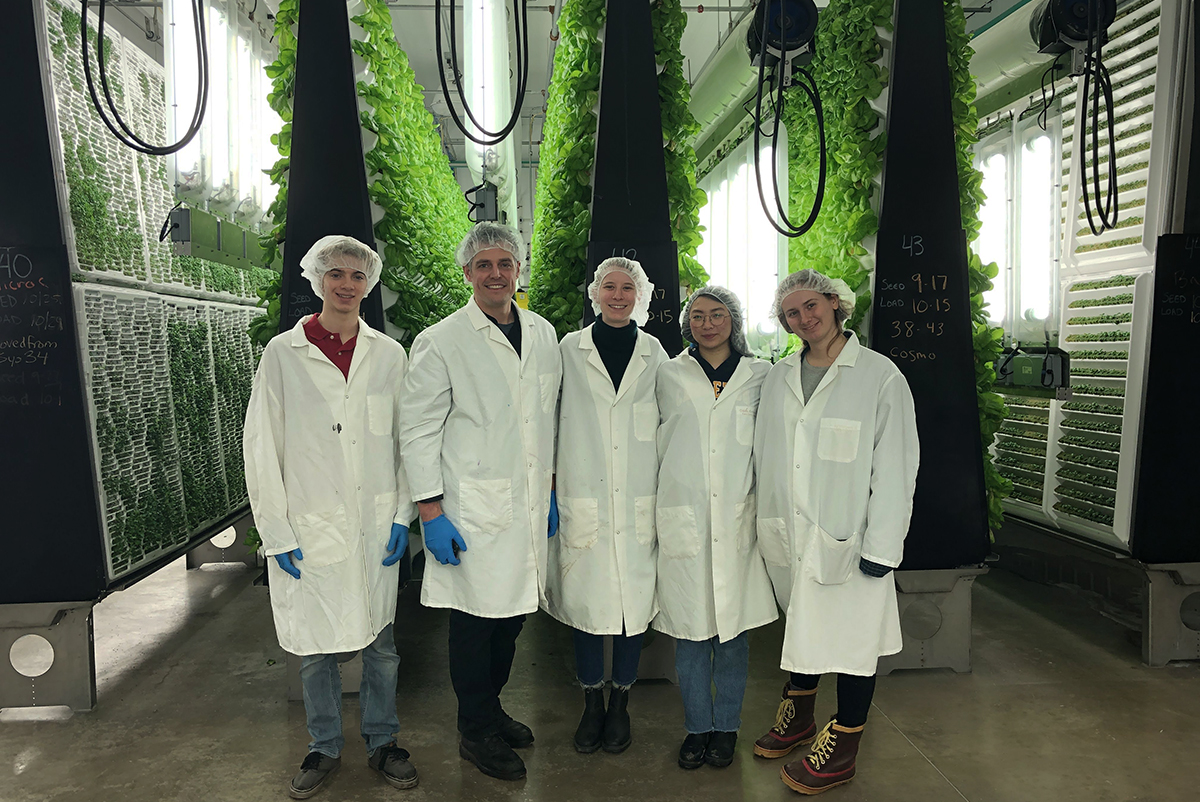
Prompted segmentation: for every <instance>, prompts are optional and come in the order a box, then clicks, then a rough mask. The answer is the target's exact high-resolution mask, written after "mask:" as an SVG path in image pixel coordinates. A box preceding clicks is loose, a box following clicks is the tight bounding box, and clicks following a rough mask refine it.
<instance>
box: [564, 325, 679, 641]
mask: <svg viewBox="0 0 1200 802" xmlns="http://www.w3.org/2000/svg"><path fill="white" fill-rule="evenodd" d="M629 325H633V324H632V323H630V324H629ZM560 347H561V350H562V360H563V386H562V401H561V403H560V408H559V416H558V476H557V479H556V482H557V489H558V493H557V497H558V512H559V525H558V537H556V538H554V539H553V540H552V541H551V542H550V565H549V577H550V581H549V583H548V584H547V586H546V610H547V612H549V613H550V615H552V616H554V617H555V618H557V619H558V620H559V621H562V622H563V623H565V624H569V625H570V626H572V627H575V628H576V629H579V630H582V631H584V632H589V633H591V634H593V635H620V634H622V631H624V633H625V634H626V635H638V634H640V633H642V632H645V631H646V627H647V626H648V625H649V624H650V620H651V619H652V618H654V614H655V612H656V610H655V607H654V575H655V562H656V560H655V554H656V551H657V548H658V546H657V543H656V542H655V535H654V488H655V486H656V485H657V483H658V447H657V445H656V442H655V436H656V432H657V430H658V402H657V401H656V399H655V396H654V377H655V373H656V372H657V370H658V367H659V365H661V364H663V363H664V362H666V361H667V353H666V351H664V350H663V347H662V345H660V344H659V342H658V340H656V339H655V338H654V337H653V336H651V335H649V334H647V333H646V332H644V331H641V330H640V329H639V330H638V333H637V343H636V345H635V346H634V350H633V356H631V357H630V359H629V365H628V366H627V367H626V368H625V374H624V375H623V376H622V377H621V387H620V389H619V390H616V391H614V390H613V384H612V379H611V378H609V375H608V370H607V369H606V368H605V367H604V361H603V360H602V359H601V358H600V352H599V351H598V350H597V349H596V344H595V341H594V340H593V339H592V326H588V327H587V328H585V329H583V330H582V331H577V332H576V331H573V332H571V333H570V334H568V335H567V336H566V337H563V340H562V343H561V346H560Z"/></svg>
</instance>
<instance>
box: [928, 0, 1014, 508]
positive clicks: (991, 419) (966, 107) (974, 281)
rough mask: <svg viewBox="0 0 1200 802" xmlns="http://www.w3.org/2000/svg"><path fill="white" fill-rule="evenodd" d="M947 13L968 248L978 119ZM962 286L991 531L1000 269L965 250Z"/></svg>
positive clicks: (959, 20)
mask: <svg viewBox="0 0 1200 802" xmlns="http://www.w3.org/2000/svg"><path fill="white" fill-rule="evenodd" d="M943 6H944V8H945V13H946V46H947V47H946V49H947V51H948V55H949V58H950V92H951V100H950V102H951V113H952V114H953V117H954V142H955V149H956V151H957V161H958V187H959V203H960V204H961V213H962V224H963V229H964V230H965V231H966V233H967V243H968V245H970V243H972V242H974V241H975V240H976V239H977V238H978V237H979V228H980V222H979V207H980V206H981V205H982V204H983V201H984V194H983V173H981V172H980V171H979V170H976V169H975V163H974V150H973V146H974V145H975V144H976V143H977V142H978V141H979V140H978V138H977V137H976V135H975V132H976V131H977V130H979V114H978V113H977V112H976V110H975V78H974V77H973V76H972V75H971V70H970V66H971V56H972V55H973V54H974V52H975V51H974V50H973V49H972V47H971V40H970V37H969V36H968V35H967V32H966V20H965V18H964V16H963V10H962V3H961V2H960V0H944V2H943ZM967 255H968V261H967V281H968V285H969V287H970V292H971V321H972V323H973V324H974V327H975V330H974V335H973V336H974V340H973V344H974V348H975V389H976V392H977V394H978V396H979V436H980V441H981V442H980V446H981V448H982V449H983V478H984V484H985V487H986V489H987V505H988V524H989V526H990V527H991V528H992V530H993V531H994V530H996V529H998V528H999V527H1000V524H1001V523H1003V522H1004V509H1003V507H1002V506H1001V504H1000V502H1001V501H1003V499H1004V498H1005V497H1006V496H1008V494H1009V493H1011V492H1012V489H1013V485H1012V482H1011V481H1010V480H1009V479H1006V478H1005V477H1003V476H1001V475H1000V473H999V472H998V471H997V470H996V466H995V464H994V463H993V461H992V451H991V448H992V443H993V442H994V441H995V439H996V432H997V431H999V429H1000V425H1001V424H1002V423H1003V422H1004V416H1005V415H1006V414H1007V413H1008V410H1007V409H1006V407H1005V406H1004V399H1003V398H1001V397H1000V395H999V394H997V393H996V392H995V391H994V389H993V388H994V387H995V385H996V370H995V364H996V360H997V359H999V358H1000V351H1001V349H1002V348H1003V337H1004V331H1003V330H1002V329H1000V328H998V327H995V326H992V325H990V324H989V323H988V319H987V314H986V313H985V312H984V308H985V306H986V304H985V302H984V300H983V296H984V293H985V292H987V291H988V290H990V289H991V288H992V280H993V279H994V278H996V275H997V273H998V272H999V267H998V266H997V265H996V263H995V262H991V263H989V264H986V265H985V264H983V262H982V261H981V260H980V258H979V256H978V254H976V253H975V251H974V250H973V249H971V248H969V247H968V249H967Z"/></svg>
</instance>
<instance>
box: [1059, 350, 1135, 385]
mask: <svg viewBox="0 0 1200 802" xmlns="http://www.w3.org/2000/svg"><path fill="white" fill-rule="evenodd" d="M1075 353H1077V354H1078V353H1079V352H1078V351H1076V352H1075ZM1128 373H1129V371H1128V370H1126V369H1125V368H1089V367H1075V366H1074V365H1072V366H1071V375H1072V376H1105V377H1111V378H1114V379H1118V378H1120V379H1123V378H1125V376H1127V375H1128ZM1073 386H1076V387H1078V386H1082V385H1073ZM1080 392H1082V391H1080Z"/></svg>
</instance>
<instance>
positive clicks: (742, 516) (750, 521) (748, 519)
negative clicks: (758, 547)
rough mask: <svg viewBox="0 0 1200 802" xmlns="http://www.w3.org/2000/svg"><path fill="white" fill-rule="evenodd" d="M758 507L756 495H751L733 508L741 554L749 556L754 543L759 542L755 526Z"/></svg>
mask: <svg viewBox="0 0 1200 802" xmlns="http://www.w3.org/2000/svg"><path fill="white" fill-rule="evenodd" d="M756 507H757V505H756V504H755V503H754V494H753V493H751V494H750V495H749V496H747V497H746V500H745V501H743V502H742V503H741V504H737V505H735V506H734V508H733V525H734V526H735V527H737V546H738V553H740V554H749V553H750V550H751V549H753V548H754V542H755V541H756V540H758V536H757V533H756V532H755V529H756V527H755V525H754V524H755V521H754V518H755V513H756V512H757V509H756Z"/></svg>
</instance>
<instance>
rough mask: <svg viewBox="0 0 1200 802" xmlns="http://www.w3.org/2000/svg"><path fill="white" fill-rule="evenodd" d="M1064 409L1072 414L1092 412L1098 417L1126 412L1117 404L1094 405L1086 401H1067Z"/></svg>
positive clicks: (1063, 406)
mask: <svg viewBox="0 0 1200 802" xmlns="http://www.w3.org/2000/svg"><path fill="white" fill-rule="evenodd" d="M1062 408H1063V409H1065V410H1069V411H1071V412H1091V413H1093V414H1096V415H1122V414H1124V412H1125V410H1124V408H1122V407H1119V406H1117V405H1116V404H1093V403H1089V402H1086V401H1067V402H1066V403H1064V404H1063V405H1062Z"/></svg>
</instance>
